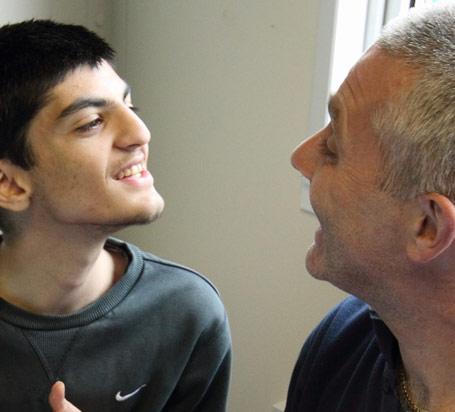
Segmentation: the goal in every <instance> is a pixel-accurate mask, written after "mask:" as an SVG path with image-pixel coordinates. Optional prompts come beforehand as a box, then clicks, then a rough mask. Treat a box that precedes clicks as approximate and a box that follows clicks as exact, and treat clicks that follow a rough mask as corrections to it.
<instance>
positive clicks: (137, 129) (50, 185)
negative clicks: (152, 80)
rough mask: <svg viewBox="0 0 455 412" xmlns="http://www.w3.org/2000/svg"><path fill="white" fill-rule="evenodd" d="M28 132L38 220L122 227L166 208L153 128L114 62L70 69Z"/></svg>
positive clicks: (34, 209)
mask: <svg viewBox="0 0 455 412" xmlns="http://www.w3.org/2000/svg"><path fill="white" fill-rule="evenodd" d="M28 136H29V141H30V145H31V149H32V151H33V153H34V155H35V157H36V159H37V161H36V163H37V164H36V166H35V167H33V168H32V169H31V171H30V172H29V174H30V178H31V181H32V185H33V188H32V199H31V205H30V208H31V212H32V213H34V214H35V215H36V216H37V218H39V219H44V221H46V219H49V221H50V222H53V223H62V224H79V225H95V226H101V227H112V228H113V229H116V228H121V227H123V226H125V225H129V224H136V223H147V222H150V221H152V220H153V219H155V218H156V217H158V216H159V215H160V213H161V212H162V210H163V207H164V202H163V199H162V198H161V196H160V195H159V194H158V193H157V192H156V190H155V188H154V186H153V177H152V175H151V174H150V173H149V172H148V170H147V156H148V146H147V144H148V142H149V140H150V132H149V130H148V129H147V127H146V126H145V124H144V123H143V122H142V120H141V119H140V118H139V117H138V116H137V115H136V114H135V112H134V107H132V103H131V97H130V94H129V89H128V87H127V85H126V84H125V82H124V81H123V80H122V79H120V77H119V76H118V75H117V74H116V73H115V71H114V70H113V69H112V67H111V66H110V65H109V64H108V63H106V62H103V64H101V65H100V66H99V67H97V68H90V67H88V66H82V67H80V68H77V69H76V70H75V71H74V72H71V73H69V74H68V75H67V77H66V78H65V80H64V81H63V82H61V83H60V84H58V85H57V86H56V87H55V88H54V89H53V90H51V93H50V99H49V101H48V102H47V104H46V106H45V107H44V108H43V109H42V110H41V111H40V112H39V113H38V115H37V116H36V117H35V119H34V120H33V121H32V123H31V126H30V129H29V134H28Z"/></svg>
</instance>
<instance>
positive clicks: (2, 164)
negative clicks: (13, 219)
mask: <svg viewBox="0 0 455 412" xmlns="http://www.w3.org/2000/svg"><path fill="white" fill-rule="evenodd" d="M31 192H32V186H31V184H30V180H29V178H28V174H27V171H26V170H24V169H22V168H21V167H19V166H16V165H14V164H12V163H11V162H10V161H9V160H7V159H0V207H2V208H4V209H8V210H11V211H14V212H21V211H23V210H25V209H27V207H28V206H29V204H30V195H31Z"/></svg>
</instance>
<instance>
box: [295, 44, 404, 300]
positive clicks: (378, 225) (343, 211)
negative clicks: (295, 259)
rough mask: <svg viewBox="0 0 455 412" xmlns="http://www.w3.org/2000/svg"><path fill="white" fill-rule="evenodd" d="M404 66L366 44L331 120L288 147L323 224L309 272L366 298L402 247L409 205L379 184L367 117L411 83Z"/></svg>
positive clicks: (310, 257) (377, 157)
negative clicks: (309, 136) (368, 49)
mask: <svg viewBox="0 0 455 412" xmlns="http://www.w3.org/2000/svg"><path fill="white" fill-rule="evenodd" d="M404 73H407V72H406V68H404V65H403V64H402V63H401V62H400V61H399V60H397V59H394V58H392V57H389V56H387V55H385V54H384V53H383V52H381V51H378V50H377V49H373V50H370V51H369V52H368V53H367V54H366V56H365V57H364V58H363V59H361V60H360V61H359V62H358V63H357V64H356V66H355V67H354V68H353V70H351V72H350V73H349V75H348V77H347V78H346V80H345V81H344V83H343V84H342V85H341V87H340V89H339V90H338V91H337V93H336V94H335V95H334V96H333V97H332V98H331V102H330V105H329V109H330V112H331V118H332V121H331V122H330V123H329V125H328V126H327V127H326V128H324V129H323V130H321V131H320V132H318V133H317V134H316V135H314V136H312V137H311V138H310V139H308V140H306V141H305V142H303V143H302V144H301V145H300V146H299V147H298V148H297V149H296V150H295V151H294V153H293V155H292V164H293V165H294V167H295V168H297V169H298V170H300V171H301V172H302V174H303V175H305V176H306V177H307V178H308V179H310V181H311V190H310V197H311V203H312V205H313V209H314V211H315V213H316V215H317V217H318V219H319V222H320V224H321V227H320V228H319V229H318V231H317V233H316V236H315V243H314V244H313V246H312V247H311V249H310V250H309V252H308V254H307V259H306V261H307V268H308V270H309V272H310V273H311V274H313V275H314V276H315V277H317V278H320V279H324V280H329V281H330V282H332V283H333V284H335V285H337V286H338V287H340V288H341V289H344V290H346V291H348V292H350V293H354V294H357V295H358V296H360V297H364V298H365V293H369V292H371V291H373V292H374V290H375V288H379V287H381V286H382V285H384V284H385V283H386V282H387V281H388V280H384V279H383V278H382V279H381V276H384V277H386V276H387V275H388V274H391V273H390V272H393V269H392V266H393V264H394V262H395V263H396V264H397V265H401V264H402V262H403V261H402V260H400V259H401V258H402V257H404V256H405V255H406V253H405V249H404V247H405V244H406V243H405V241H404V236H405V233H406V214H405V213H404V211H405V207H406V206H405V204H403V203H402V202H399V201H397V200H395V199H393V198H392V197H391V196H390V195H388V194H387V193H384V192H382V191H380V190H379V189H378V186H377V181H378V176H379V175H380V174H381V173H383V171H382V170H381V159H382V158H381V154H380V149H379V144H378V141H377V138H376V136H375V135H374V133H373V130H372V124H371V115H372V111H373V110H374V109H375V108H377V107H378V105H380V104H381V103H383V102H385V101H387V100H388V99H393V98H394V97H395V96H398V94H399V93H400V92H401V91H403V90H404V89H403V88H405V87H408V86H409V84H407V83H409V80H408V79H409V76H406V75H405V74H404Z"/></svg>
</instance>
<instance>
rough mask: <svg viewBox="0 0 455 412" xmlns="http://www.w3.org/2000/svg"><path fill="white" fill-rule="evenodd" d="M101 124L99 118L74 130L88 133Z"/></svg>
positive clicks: (101, 120) (101, 121)
mask: <svg viewBox="0 0 455 412" xmlns="http://www.w3.org/2000/svg"><path fill="white" fill-rule="evenodd" d="M102 123H103V119H101V117H97V118H96V119H95V120H92V121H91V122H90V123H87V124H84V125H83V126H80V127H78V128H77V129H76V130H77V131H78V132H82V133H85V132H89V131H91V130H93V129H95V128H97V127H98V126H99V125H101V124H102Z"/></svg>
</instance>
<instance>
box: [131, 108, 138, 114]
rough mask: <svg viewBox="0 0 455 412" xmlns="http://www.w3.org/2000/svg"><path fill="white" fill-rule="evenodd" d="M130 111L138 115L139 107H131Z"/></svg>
mask: <svg viewBox="0 0 455 412" xmlns="http://www.w3.org/2000/svg"><path fill="white" fill-rule="evenodd" d="M129 108H130V110H131V111H132V112H134V113H136V114H138V113H139V107H137V106H129Z"/></svg>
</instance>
